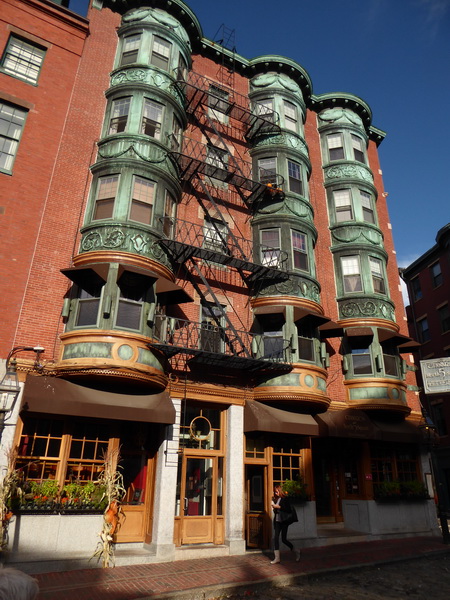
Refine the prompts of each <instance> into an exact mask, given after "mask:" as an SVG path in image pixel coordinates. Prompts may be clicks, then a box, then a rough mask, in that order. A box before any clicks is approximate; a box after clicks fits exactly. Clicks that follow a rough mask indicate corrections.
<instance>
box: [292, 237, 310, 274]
mask: <svg viewBox="0 0 450 600" xmlns="http://www.w3.org/2000/svg"><path fill="white" fill-rule="evenodd" d="M291 240H292V258H293V264H294V269H300V270H301V271H308V243H307V237H306V235H305V234H304V233H300V232H299V231H294V230H291Z"/></svg>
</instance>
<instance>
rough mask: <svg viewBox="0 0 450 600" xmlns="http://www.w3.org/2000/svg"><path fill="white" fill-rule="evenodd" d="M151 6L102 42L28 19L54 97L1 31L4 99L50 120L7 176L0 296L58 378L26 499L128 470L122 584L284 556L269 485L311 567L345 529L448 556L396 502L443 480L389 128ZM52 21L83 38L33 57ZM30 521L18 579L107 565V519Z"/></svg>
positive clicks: (118, 9) (95, 34)
mask: <svg viewBox="0 0 450 600" xmlns="http://www.w3.org/2000/svg"><path fill="white" fill-rule="evenodd" d="M4 3H5V2H4ZM138 5H139V3H136V2H127V1H126V0H123V1H121V2H115V1H114V0H107V1H105V2H104V3H103V7H102V5H101V3H100V2H98V0H94V3H93V5H92V6H91V7H90V9H89V11H88V15H87V20H85V19H82V18H80V17H77V16H76V15H73V13H70V12H69V11H67V10H66V9H65V8H62V7H58V6H55V5H53V4H52V3H51V2H44V1H39V0H34V1H32V2H23V1H21V0H12V1H11V4H10V5H9V4H8V6H11V12H10V16H9V21H11V22H13V21H14V20H15V21H14V22H19V21H20V23H21V28H22V29H21V32H20V36H18V38H19V39H20V40H21V43H22V44H27V45H28V46H26V47H27V48H29V46H33V44H36V47H38V48H39V49H40V51H41V53H40V54H39V53H38V54H37V58H36V59H33V64H34V62H37V63H38V64H39V65H42V66H41V68H42V73H41V74H40V76H39V80H38V81H36V80H33V81H27V80H25V81H24V80H23V75H22V74H19V75H20V77H21V78H22V80H21V81H18V82H17V81H16V78H15V77H14V74H13V73H11V72H10V71H9V70H8V52H9V50H8V48H10V47H11V42H10V38H11V36H13V37H14V35H15V33H14V32H15V31H16V30H15V29H14V30H11V31H10V29H11V28H10V27H9V26H8V23H4V24H3V26H2V36H3V37H2V38H0V39H2V40H3V44H4V51H3V55H2V67H1V73H0V83H1V89H3V90H6V89H9V90H11V85H12V83H14V84H17V85H19V84H20V88H18V89H17V90H16V91H15V92H14V94H11V92H9V93H10V96H9V97H8V106H11V107H13V108H14V107H19V109H20V107H21V106H25V104H24V103H25V102H28V103H31V100H30V99H29V98H32V99H33V102H35V103H36V107H37V109H36V110H35V111H33V110H31V108H30V109H29V112H30V114H29V115H28V118H27V120H26V122H25V124H24V125H23V123H24V120H23V118H22V121H21V123H22V124H21V128H22V129H23V132H22V137H21V139H20V140H19V138H18V135H16V138H14V136H12V137H13V138H14V139H13V141H14V143H15V145H14V154H15V162H14V163H13V162H12V159H9V158H8V157H6V158H5V160H6V161H8V160H9V162H8V165H7V168H6V167H5V165H3V168H2V170H1V171H0V178H2V179H5V181H7V182H8V185H9V186H10V191H8V193H7V195H6V196H5V198H4V199H3V195H4V193H5V188H4V187H3V186H2V192H1V194H2V205H4V206H5V210H4V214H3V215H2V216H1V218H2V219H3V220H4V222H5V223H6V226H7V228H9V230H8V231H9V232H10V233H8V236H7V238H6V240H4V241H2V245H3V247H2V253H3V255H4V256H5V255H6V257H7V258H6V259H4V260H3V263H2V269H3V270H4V273H3V272H2V282H10V281H11V280H13V278H17V283H18V284H17V285H14V286H11V289H9V288H8V289H9V292H8V294H9V295H8V296H5V298H8V301H7V302H6V303H5V302H4V303H3V306H2V309H3V310H2V317H3V320H4V321H5V323H6V324H7V325H8V328H7V329H5V332H6V335H4V336H3V337H2V340H1V352H2V356H3V357H5V358H6V356H7V355H8V352H9V351H10V350H11V349H12V348H16V347H18V346H28V345H32V346H33V345H35V344H37V343H39V344H41V345H42V346H44V347H45V349H46V350H45V354H44V355H43V357H41V359H40V364H39V365H35V363H34V358H33V355H32V354H31V355H30V354H29V353H28V354H27V353H26V352H20V353H17V355H16V358H17V370H18V373H19V375H20V378H21V380H22V381H23V382H24V386H23V393H22V395H21V403H22V409H21V412H20V417H18V416H17V415H13V418H12V419H11V421H12V422H14V420H17V427H16V428H15V432H13V431H12V429H13V428H12V427H11V428H9V429H8V433H9V434H10V437H11V436H12V435H13V433H14V435H15V443H16V444H17V446H18V458H17V461H16V466H17V467H19V468H20V469H21V472H22V473H23V476H24V479H25V482H26V484H27V485H31V483H33V482H34V483H38V482H40V481H41V480H48V479H49V480H52V481H57V482H58V484H59V487H60V489H62V488H63V487H64V486H66V485H68V484H70V483H77V482H79V483H81V484H82V485H85V484H87V483H88V482H89V481H91V480H95V479H96V477H97V476H98V474H99V472H101V470H102V468H103V454H104V453H105V452H107V451H110V452H111V453H113V454H114V453H118V452H119V451H120V456H121V468H122V473H123V477H124V484H125V488H126V496H125V499H124V503H123V511H124V516H125V518H122V522H121V526H120V528H119V530H118V532H117V534H116V537H115V540H116V541H117V548H116V554H117V560H118V562H120V561H121V562H122V564H123V563H125V562H126V561H127V560H133V561H135V562H136V560H142V561H152V560H176V559H180V558H183V557H192V556H198V555H201V553H202V552H207V553H208V555H210V554H211V552H214V553H216V554H225V553H232V554H237V553H242V552H244V551H245V550H246V548H267V547H269V545H270V536H271V522H270V517H271V515H270V499H271V490H272V486H273V484H274V483H278V482H283V481H285V480H286V479H294V480H295V479H298V478H299V477H301V478H302V479H303V480H304V482H306V484H307V490H308V494H309V498H310V501H308V502H306V503H305V504H303V505H302V506H301V507H299V512H300V513H301V514H300V519H299V523H300V525H299V527H298V532H297V533H296V535H297V537H298V538H299V539H300V540H301V543H302V544H303V545H318V544H320V543H321V538H323V533H322V534H321V531H322V529H321V528H322V527H323V524H329V523H336V524H341V526H343V527H345V528H347V529H352V530H353V531H354V532H355V531H356V532H360V534H361V536H365V537H367V536H371V537H373V538H377V537H382V536H389V535H405V536H406V535H411V534H425V535H429V534H430V533H436V531H437V525H436V515H435V511H434V506H433V501H432V500H428V501H425V500H424V501H423V502H419V503H414V504H409V503H402V504H401V505H400V504H398V503H397V504H384V503H382V502H380V501H377V500H376V499H377V498H378V499H379V498H380V496H382V495H383V493H385V492H386V489H387V487H389V486H388V485H386V484H391V487H392V482H394V481H395V482H400V483H401V484H402V485H403V486H404V487H407V484H408V482H417V481H418V480H419V481H424V480H425V478H426V473H427V471H428V466H427V464H428V463H427V460H426V455H425V454H424V453H423V452H422V449H421V445H420V436H419V430H418V424H419V422H420V419H421V412H420V403H419V400H418V395H417V392H416V391H415V390H416V380H415V373H414V365H413V363H412V356H411V355H410V354H409V353H408V352H409V346H408V344H409V343H410V339H409V338H408V337H407V331H406V318H405V315H404V307H403V302H402V296H401V291H400V285H399V277H398V268H397V264H396V259H395V252H394V245H393V241H392V235H391V227H390V223H389V217H388V211H387V206H386V194H384V192H383V184H382V178H381V170H380V166H379V162H378V154H377V146H378V144H379V143H380V142H381V141H382V140H383V137H384V133H383V132H382V131H380V130H379V129H377V128H375V127H374V126H373V125H372V115H371V110H370V108H369V106H368V105H367V104H366V103H365V102H364V101H363V100H361V99H360V98H357V97H355V96H353V95H351V94H345V93H336V94H323V95H320V96H316V95H314V94H313V92H312V82H311V80H310V77H309V75H308V73H307V72H306V71H305V70H304V69H303V67H302V66H300V65H299V64H297V63H296V62H295V61H293V60H291V59H289V58H285V57H280V56H272V55H267V56H262V57H258V58H256V59H253V60H249V59H246V58H244V57H242V56H239V55H238V54H236V53H235V52H234V51H233V49H228V48H225V47H223V46H221V45H220V44H218V43H215V42H212V41H210V40H207V39H205V38H204V37H203V35H202V31H201V27H200V24H199V23H198V21H197V19H196V17H195V15H194V14H193V13H192V11H191V10H190V9H189V7H188V6H187V5H186V4H184V3H183V2H182V1H181V0H171V1H169V0H159V1H153V2H152V5H153V7H152V8H149V7H145V6H144V5H143V6H142V8H139V7H138ZM29 6H33V8H34V10H35V11H36V14H33V15H32V16H33V18H31V16H30V18H29V20H30V23H29V26H28V27H25V26H24V23H26V21H25V20H24V18H23V16H22V13H23V12H27V11H28V7H29ZM46 11H51V13H52V14H53V15H55V19H56V21H57V23H60V22H61V21H63V22H66V20H70V19H72V20H73V24H74V25H73V30H70V32H68V33H67V35H66V36H62V37H61V36H60V37H58V40H56V39H53V38H51V37H50V34H47V33H46V34H45V35H44V31H40V33H39V35H40V37H39V40H40V42H39V44H38V43H37V37H38V31H36V30H35V28H39V27H40V28H43V29H45V27H47V23H48V19H45V20H44V21H45V24H46V25H45V27H44V25H42V24H41V20H40V18H39V16H40V15H41V16H42V15H44V14H45V15H46V14H47V13H46ZM2 17H3V18H4V13H2ZM75 23H76V24H77V27H78V29H77V27H75ZM17 27H18V25H17ZM75 31H80V32H81V33H80V34H79V35H80V37H82V40H83V42H84V46H83V48H82V52H81V43H80V47H79V48H78V53H77V52H75V51H73V52H72V53H71V57H72V62H71V63H70V65H71V68H70V69H69V70H66V68H65V64H66V62H67V61H66V60H65V58H64V56H59V55H58V54H59V53H61V52H62V50H61V39H63V40H64V41H65V42H66V43H67V45H68V46H69V43H71V37H70V35H73V36H75V33H74V32H75ZM87 34H88V35H87ZM47 37H48V38H49V40H48V41H46V42H45V43H46V44H47V46H45V44H44V42H43V40H44V41H45V40H46V39H47ZM43 48H46V50H45V53H44V50H43ZM29 52H30V51H29V49H28V50H27V56H28V53H29ZM80 55H81V59H80ZM33 56H34V55H33ZM39 61H40V62H39ZM30 62H31V61H30ZM47 69H51V70H52V77H51V78H50V79H51V80H52V81H54V82H57V84H58V90H59V93H60V95H61V103H59V102H58V101H56V100H58V98H59V95H58V94H56V93H55V92H54V91H53V90H51V89H48V90H46V89H44V85H50V82H47V81H48V80H47V79H46V78H45V77H44V75H45V76H46V77H48V75H47V71H46V70H47ZM61 73H64V75H62V74H61ZM71 74H72V75H71ZM16 76H18V74H17V73H16ZM41 77H42V81H41ZM60 77H61V78H62V77H64V78H66V77H67V81H65V80H62V79H60ZM55 85H56V83H55ZM65 94H67V95H65ZM35 97H36V98H35ZM49 97H51V98H52V103H51V111H52V112H51V114H48V115H47V116H46V118H45V119H42V121H43V122H42V121H40V120H39V118H40V116H41V113H42V111H44V110H48V109H49V103H48V98H49ZM55 99H56V100H55ZM38 101H39V102H42V107H41V106H39V107H38V104H37V103H38ZM26 106H28V104H27V105H26ZM9 110H11V109H9ZM20 110H22V112H23V109H20ZM59 111H60V112H61V113H62V114H63V115H64V119H63V120H62V123H61V125H60V129H59V130H58V131H57V133H54V134H52V135H51V136H50V137H49V138H48V141H47V137H48V136H49V135H50V133H51V132H48V131H47V129H46V128H47V127H48V126H49V125H50V124H51V125H52V126H55V127H56V124H57V121H58V119H57V116H58V114H59ZM9 114H10V113H7V118H9V119H10V122H11V123H12V119H13V116H8V115H9ZM19 114H20V113H19ZM52 115H54V118H52ZM22 117H23V115H22ZM14 118H15V117H14ZM16 129H17V126H16V128H14V127H12V128H11V129H10V131H13V132H14V131H15V130H16ZM9 137H11V135H10V136H9ZM43 138H44V139H46V145H45V146H44V148H45V149H46V150H47V149H48V152H46V153H45V157H46V159H47V160H48V163H49V166H47V169H48V176H47V178H45V174H46V171H45V169H44V166H43V165H42V164H41V162H40V161H41V160H42V156H43V153H42V142H41V143H40V145H39V152H33V151H31V150H30V145H31V144H32V143H33V141H35V140H39V141H41V140H42V139H43ZM55 139H57V143H56V142H55ZM7 143H8V144H9V143H10V142H9V141H8V142H7ZM17 143H18V146H17ZM10 147H11V146H10ZM3 152H5V151H3ZM6 154H8V153H7V152H6ZM9 154H10V155H11V154H12V152H10V153H9ZM5 164H6V163H5ZM41 184H42V186H43V191H39V193H38V189H40V188H38V185H41ZM26 185H28V186H30V191H29V193H27V190H26V188H25V187H24V186H26ZM13 190H14V191H13ZM13 194H14V195H13ZM24 196H25V199H24V201H22V198H23V197H24ZM25 201H26V202H30V204H31V205H32V206H34V203H36V204H38V203H39V204H38V206H36V208H35V209H34V210H35V212H34V213H32V214H29V213H28V212H27V211H25V210H23V209H24V202H25ZM19 202H20V209H19V210H17V207H18V205H19ZM15 230H17V231H18V232H19V233H21V235H23V240H22V239H17V238H14V231H15ZM27 244H29V247H28V246H27ZM18 248H19V249H20V254H19V250H18ZM26 250H27V251H26ZM8 256H11V257H12V258H11V260H8ZM3 285H4V283H2V286H3ZM6 439H7V436H6V435H5V436H4V440H3V441H4V442H5V440H6ZM25 512H26V511H25V509H24V510H22V512H21V513H20V516H18V517H16V518H15V519H13V522H12V523H11V527H10V539H11V548H12V549H14V550H13V552H12V555H11V560H13V561H16V562H24V561H26V560H29V561H31V560H33V561H35V564H34V567H33V568H35V569H39V568H40V569H43V568H47V567H48V561H52V560H55V558H56V557H57V558H58V559H59V560H63V559H66V558H72V559H75V558H77V557H78V558H80V560H81V559H83V560H85V559H86V557H87V558H89V557H90V555H91V554H92V551H93V549H94V548H95V544H96V536H97V533H98V527H99V525H98V520H99V519H100V517H99V516H98V515H88V514H83V513H81V514H78V515H67V514H60V513H61V511H57V513H58V514H52V515H51V516H43V515H41V514H39V511H36V512H37V514H24V513H25ZM43 519H47V520H46V521H45V527H46V543H45V547H43V545H42V544H40V540H39V539H38V540H37V539H36V538H37V536H36V531H37V530H38V529H39V528H42V527H43V526H44V525H43V523H44V521H43ZM352 539H358V536H355V537H353V538H352ZM142 549H144V550H145V551H146V552H142ZM130 550H131V551H132V550H137V555H136V556H133V555H132V552H131V553H130ZM77 553H78V554H77ZM45 561H47V562H45ZM44 563H45V564H44ZM70 564H75V563H70ZM77 564H84V563H82V562H81V563H77Z"/></svg>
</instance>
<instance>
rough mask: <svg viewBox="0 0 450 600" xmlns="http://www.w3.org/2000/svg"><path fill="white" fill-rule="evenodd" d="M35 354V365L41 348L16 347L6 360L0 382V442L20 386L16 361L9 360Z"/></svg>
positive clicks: (41, 351) (41, 350) (42, 349)
mask: <svg viewBox="0 0 450 600" xmlns="http://www.w3.org/2000/svg"><path fill="white" fill-rule="evenodd" d="M21 351H23V352H25V351H28V352H35V353H36V360H35V364H36V365H37V364H38V362H39V356H40V355H41V354H42V353H43V352H44V348H42V346H16V347H15V348H13V349H12V350H11V351H10V353H9V354H8V356H7V358H6V372H5V375H4V377H3V379H2V380H1V382H0V441H1V439H2V435H3V430H4V428H5V421H6V420H7V418H8V416H9V415H11V413H12V412H13V410H14V407H15V405H16V402H17V398H18V397H19V394H20V385H19V380H18V378H17V373H16V361H15V360H11V358H12V357H13V356H14V354H17V352H21Z"/></svg>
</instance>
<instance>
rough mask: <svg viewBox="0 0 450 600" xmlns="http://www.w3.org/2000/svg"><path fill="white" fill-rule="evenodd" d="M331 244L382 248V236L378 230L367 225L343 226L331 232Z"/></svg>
mask: <svg viewBox="0 0 450 600" xmlns="http://www.w3.org/2000/svg"><path fill="white" fill-rule="evenodd" d="M331 237H332V239H333V243H334V242H337V243H341V244H352V243H354V242H357V243H367V242H368V243H369V244H371V245H373V246H379V247H381V248H383V247H384V246H383V234H382V233H381V231H380V230H379V229H374V228H373V227H369V226H367V225H344V226H340V227H335V228H333V229H332V231H331Z"/></svg>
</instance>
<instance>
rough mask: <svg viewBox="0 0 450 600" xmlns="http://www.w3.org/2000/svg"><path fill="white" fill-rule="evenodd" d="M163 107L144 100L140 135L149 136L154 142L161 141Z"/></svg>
mask: <svg viewBox="0 0 450 600" xmlns="http://www.w3.org/2000/svg"><path fill="white" fill-rule="evenodd" d="M162 113H163V105H162V104H159V103H158V102H154V101H153V100H149V99H148V98H146V99H145V102H144V114H143V116H142V126H141V133H144V134H145V135H149V136H151V137H153V138H155V139H156V140H159V139H161V122H162Z"/></svg>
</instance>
